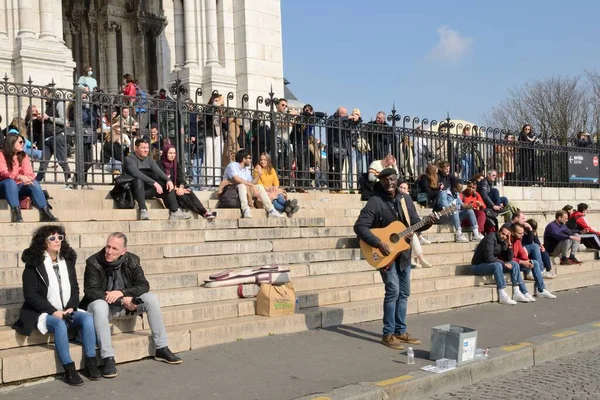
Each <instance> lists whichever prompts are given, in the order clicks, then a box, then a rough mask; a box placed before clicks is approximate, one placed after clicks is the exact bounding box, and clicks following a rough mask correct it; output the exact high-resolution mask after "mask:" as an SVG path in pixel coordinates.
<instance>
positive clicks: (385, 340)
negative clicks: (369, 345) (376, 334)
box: [381, 335, 404, 350]
mask: <svg viewBox="0 0 600 400" xmlns="http://www.w3.org/2000/svg"><path fill="white" fill-rule="evenodd" d="M381 344H383V345H384V346H387V347H391V348H392V349H396V350H404V346H402V343H400V341H399V340H398V339H397V338H396V337H395V336H394V335H383V337H382V338H381Z"/></svg>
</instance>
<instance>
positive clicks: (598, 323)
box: [592, 322, 600, 328]
mask: <svg viewBox="0 0 600 400" xmlns="http://www.w3.org/2000/svg"><path fill="white" fill-rule="evenodd" d="M592 326H595V327H596V328H600V322H596V323H595V324H592Z"/></svg>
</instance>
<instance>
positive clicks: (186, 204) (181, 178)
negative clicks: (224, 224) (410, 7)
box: [158, 144, 217, 219]
mask: <svg viewBox="0 0 600 400" xmlns="http://www.w3.org/2000/svg"><path fill="white" fill-rule="evenodd" d="M158 166H159V167H160V169H161V170H163V172H164V173H165V175H167V178H169V179H170V180H171V181H172V182H173V183H174V184H175V189H174V191H175V194H176V195H177V203H178V204H179V207H181V208H182V209H184V210H189V211H191V212H193V213H196V214H198V215H200V216H201V217H202V218H204V219H214V218H215V217H216V216H217V213H216V211H215V212H209V211H207V210H206V208H205V207H204V205H203V204H202V202H201V201H200V199H198V197H196V195H195V194H194V192H192V190H191V189H190V188H189V187H188V185H187V183H186V181H185V175H184V173H183V168H182V167H181V164H179V163H178V162H177V150H175V147H174V146H173V145H171V144H167V145H166V146H165V147H164V148H163V152H162V155H161V156H160V163H159V164H158Z"/></svg>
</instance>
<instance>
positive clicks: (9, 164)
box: [0, 135, 58, 222]
mask: <svg viewBox="0 0 600 400" xmlns="http://www.w3.org/2000/svg"><path fill="white" fill-rule="evenodd" d="M24 148H25V139H24V138H23V136H20V135H8V136H7V137H6V139H5V140H4V145H3V147H2V152H1V153H0V198H2V199H6V201H7V202H8V205H9V206H10V220H11V222H23V217H22V216H21V207H20V202H19V199H20V198H21V197H30V198H31V200H32V201H33V204H34V205H35V206H36V207H37V208H38V209H39V210H40V222H54V221H58V219H56V218H55V217H54V215H52V213H50V209H49V207H48V203H47V202H46V197H45V196H44V192H43V191H42V188H41V186H40V183H39V182H38V181H36V180H35V174H34V173H33V168H31V161H30V160H29V156H27V154H26V153H25V150H24Z"/></svg>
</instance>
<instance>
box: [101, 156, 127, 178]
mask: <svg viewBox="0 0 600 400" xmlns="http://www.w3.org/2000/svg"><path fill="white" fill-rule="evenodd" d="M104 169H105V171H106V172H110V173H111V174H112V173H113V172H115V171H119V172H121V170H122V169H123V164H122V163H121V161H119V160H115V159H114V158H112V157H111V158H110V161H109V162H108V164H106V166H105V168H104Z"/></svg>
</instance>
